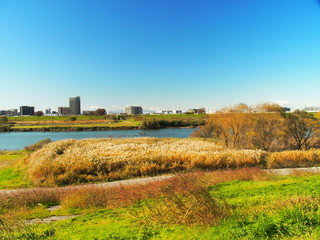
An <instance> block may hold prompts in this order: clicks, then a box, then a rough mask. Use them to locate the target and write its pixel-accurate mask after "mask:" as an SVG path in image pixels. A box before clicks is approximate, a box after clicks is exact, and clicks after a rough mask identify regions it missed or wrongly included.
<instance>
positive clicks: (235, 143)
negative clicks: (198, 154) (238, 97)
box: [191, 105, 320, 151]
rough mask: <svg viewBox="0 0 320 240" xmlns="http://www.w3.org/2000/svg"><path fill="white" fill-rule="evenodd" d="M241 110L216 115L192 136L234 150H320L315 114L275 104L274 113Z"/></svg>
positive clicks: (271, 111) (317, 123) (318, 123)
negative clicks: (291, 110)
mask: <svg viewBox="0 0 320 240" xmlns="http://www.w3.org/2000/svg"><path fill="white" fill-rule="evenodd" d="M266 106H268V105H266ZM237 107H239V105H237ZM241 107H242V110H239V109H238V110H236V111H234V109H233V111H226V112H221V113H217V114H212V115H211V116H210V117H209V120H208V122H207V123H206V124H205V125H204V126H201V127H200V128H199V129H198V130H196V131H195V132H193V134H192V135H191V137H202V138H213V139H215V140H216V141H217V142H218V143H220V144H223V145H224V146H225V147H226V148H233V149H262V150H265V151H284V150H308V149H311V148H320V121H319V119H317V118H316V117H315V116H314V115H313V114H312V113H308V112H305V111H300V110H296V111H294V112H292V113H285V112H283V111H282V110H281V108H280V107H278V108H275V107H276V106H275V105H273V107H274V108H270V112H268V111H264V112H252V111H250V110H249V111H248V109H247V108H243V107H244V106H243V105H242V106H241ZM269 107H270V106H269ZM243 109H245V111H243ZM262 111H263V110H262Z"/></svg>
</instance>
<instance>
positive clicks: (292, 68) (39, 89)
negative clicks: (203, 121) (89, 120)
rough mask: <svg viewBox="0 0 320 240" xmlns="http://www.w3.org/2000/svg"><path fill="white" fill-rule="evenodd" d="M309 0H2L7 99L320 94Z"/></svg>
mask: <svg viewBox="0 0 320 240" xmlns="http://www.w3.org/2000/svg"><path fill="white" fill-rule="evenodd" d="M319 27H320V5H319V1H317V0H309V1H292V0H282V1H269V0H256V1H235V0H217V1H211V0H200V1H199V0H188V1H171V0H154V1H149V0H141V1H132V0H120V1H98V0H92V1H88V0H78V1H62V0H56V1H41V0H28V1H10V0H2V1H0V33H1V36H2V37H1V38H0V52H1V54H0V82H1V90H2V91H1V93H0V109H13V108H15V109H17V108H19V107H20V106H24V105H26V106H35V110H42V111H44V110H45V109H47V108H51V109H52V110H54V111H56V110H57V108H58V107H60V106H68V102H67V101H66V99H68V98H69V97H70V96H81V104H82V105H81V110H90V109H96V108H105V109H106V110H107V111H112V110H119V109H124V108H125V106H127V105H133V106H135V105H137V106H142V107H143V109H146V110H154V111H156V110H164V109H168V110H170V109H184V110H186V109H188V108H199V107H205V108H206V109H208V110H211V109H212V110H216V109H219V108H221V107H224V106H230V105H234V104H237V103H240V102H244V103H247V104H248V105H254V104H259V103H262V102H273V103H279V104H280V105H282V106H287V107H291V108H292V109H297V108H300V109H303V108H304V107H313V106H320V95H319V94H318V89H320V81H319V76H320V68H319V63H320V47H319V42H320V31H318V29H319Z"/></svg>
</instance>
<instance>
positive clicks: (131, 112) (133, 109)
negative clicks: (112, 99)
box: [125, 106, 143, 115]
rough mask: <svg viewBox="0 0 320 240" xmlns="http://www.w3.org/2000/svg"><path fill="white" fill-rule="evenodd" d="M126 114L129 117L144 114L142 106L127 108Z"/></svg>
mask: <svg viewBox="0 0 320 240" xmlns="http://www.w3.org/2000/svg"><path fill="white" fill-rule="evenodd" d="M125 113H126V114H128V115H139V114H143V110H142V107H140V106H127V107H126V108H125Z"/></svg>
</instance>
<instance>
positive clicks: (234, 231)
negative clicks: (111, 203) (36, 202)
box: [0, 175, 320, 240]
mask: <svg viewBox="0 0 320 240" xmlns="http://www.w3.org/2000/svg"><path fill="white" fill-rule="evenodd" d="M319 186H320V175H309V176H287V177H277V178H275V179H273V180H270V181H230V182H224V183H219V184H216V185H211V186H209V187H208V191H209V193H210V194H211V195H212V196H214V197H215V198H218V199H219V201H222V202H225V203H226V204H227V205H228V206H229V208H230V209H231V214H230V215H229V217H227V218H226V219H224V220H221V221H220V222H219V223H218V224H217V225H211V226H207V227H203V226H202V227H200V226H197V225H189V226H187V225H180V224H159V223H158V222H153V221H146V220H147V219H148V217H149V215H148V212H146V211H144V210H145V206H148V204H149V202H150V201H149V200H148V199H145V200H142V201H140V202H137V204H135V205H134V206H128V207H122V208H113V209H103V208H88V209H62V210H58V211H57V214H61V213H63V214H66V213H68V211H69V212H70V213H74V212H76V213H80V214H82V215H80V216H78V217H76V218H74V219H70V220H66V221H61V222H56V223H51V224H42V225H38V226H36V227H35V229H33V231H34V233H35V234H38V235H39V236H40V235H41V234H43V233H45V232H48V231H49V230H50V231H52V232H54V235H53V237H51V238H43V239H100V240H102V239H221V240H224V239H248V240H249V239H252V240H255V239H292V240H293V239H319V238H320V189H319ZM41 209H42V210H43V211H46V210H45V209H44V208H39V207H38V208H37V211H35V213H33V214H34V215H41V213H40V212H41ZM151 210H152V209H151ZM59 211H60V212H59ZM61 211H62V212H61ZM133 213H140V215H139V216H140V219H139V218H137V217H136V216H137V215H136V214H133ZM28 214H29V215H28V216H29V217H30V213H28ZM50 214H55V213H54V212H53V213H50ZM31 216H32V215H31ZM0 217H1V216H0ZM141 217H142V219H141Z"/></svg>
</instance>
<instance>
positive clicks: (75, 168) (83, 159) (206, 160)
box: [0, 138, 320, 188]
mask: <svg viewBox="0 0 320 240" xmlns="http://www.w3.org/2000/svg"><path fill="white" fill-rule="evenodd" d="M28 149H29V148H28ZM30 149H32V148H30ZM12 154H14V153H7V154H5V153H3V154H2V155H1V156H0V159H4V160H3V162H8V161H9V160H10V159H12V161H11V163H10V164H9V165H8V164H7V163H6V164H3V165H4V167H2V171H0V176H3V177H2V178H1V177H0V188H15V187H24V186H26V185H29V186H31V185H30V182H32V184H33V186H36V185H38V186H63V185H70V184H79V183H87V182H103V181H113V180H120V179H129V178H136V177H144V176H156V175H161V174H170V173H181V172H193V171H199V170H202V171H210V170H218V169H239V168H243V167H259V168H287V167H293V168H294V167H312V166H319V165H320V150H308V151H284V152H274V153H268V152H265V151H262V150H230V149H224V148H223V147H221V146H219V145H216V144H215V143H214V142H213V140H209V139H190V138H189V139H173V138H166V139H158V138H133V139H130V138H129V139H84V140H74V139H69V140H61V141H57V142H53V143H49V144H48V145H45V146H44V147H43V148H42V149H40V150H38V151H36V152H34V153H29V152H26V151H22V152H18V153H16V154H18V155H12ZM27 155H28V156H27Z"/></svg>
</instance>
